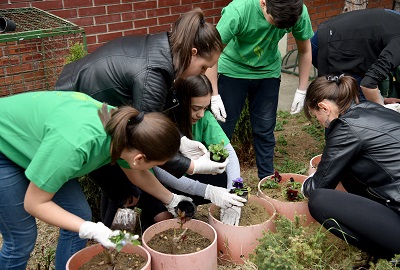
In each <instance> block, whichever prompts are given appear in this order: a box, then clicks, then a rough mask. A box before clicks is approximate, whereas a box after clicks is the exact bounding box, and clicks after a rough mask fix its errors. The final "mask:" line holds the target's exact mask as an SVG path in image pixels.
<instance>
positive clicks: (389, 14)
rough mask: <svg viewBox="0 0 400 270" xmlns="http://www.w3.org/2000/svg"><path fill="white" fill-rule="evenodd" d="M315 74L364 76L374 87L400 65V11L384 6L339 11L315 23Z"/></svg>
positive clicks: (367, 83) (370, 85)
mask: <svg viewBox="0 0 400 270" xmlns="http://www.w3.org/2000/svg"><path fill="white" fill-rule="evenodd" d="M317 38H318V57H317V68H318V75H319V76H322V75H328V74H342V73H346V74H350V75H358V76H360V77H364V76H365V77H364V78H363V80H362V81H361V85H362V86H365V87H368V88H376V87H377V86H378V83H379V82H380V81H383V80H384V79H385V78H386V76H387V74H389V72H390V71H393V70H394V69H395V68H396V67H397V66H399V65H400V13H396V12H394V11H393V10H385V9H365V10H356V11H351V12H348V13H343V14H340V15H338V16H336V17H333V18H332V19H330V20H328V21H326V22H324V23H322V24H321V25H320V26H319V27H318V31H317Z"/></svg>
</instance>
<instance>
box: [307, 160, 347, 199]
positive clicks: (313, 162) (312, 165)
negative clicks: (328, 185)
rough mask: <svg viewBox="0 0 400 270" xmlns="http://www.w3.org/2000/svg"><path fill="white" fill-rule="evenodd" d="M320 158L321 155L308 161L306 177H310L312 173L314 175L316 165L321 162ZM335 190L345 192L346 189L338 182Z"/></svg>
mask: <svg viewBox="0 0 400 270" xmlns="http://www.w3.org/2000/svg"><path fill="white" fill-rule="evenodd" d="M321 157H322V154H319V155H316V156H315V157H313V158H312V159H310V165H309V167H308V175H311V174H312V173H315V172H316V171H317V167H318V164H319V163H320V162H321ZM335 189H336V190H340V191H345V192H346V189H345V188H344V187H343V185H342V182H339V184H338V185H337V186H336V188H335Z"/></svg>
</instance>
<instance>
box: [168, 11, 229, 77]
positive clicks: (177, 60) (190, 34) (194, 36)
mask: <svg viewBox="0 0 400 270" xmlns="http://www.w3.org/2000/svg"><path fill="white" fill-rule="evenodd" d="M169 37H170V43H171V51H172V57H173V63H174V68H175V78H179V77H180V76H181V75H182V73H183V72H184V71H185V70H186V69H187V68H188V67H189V65H190V61H191V59H192V48H196V49H197V53H198V56H200V57H203V58H206V59H211V57H212V55H213V53H218V54H219V53H221V52H222V50H223V45H222V41H221V36H220V34H219V32H218V31H217V29H216V28H215V26H214V25H213V24H211V23H208V22H206V21H205V19H204V14H203V12H202V10H201V9H200V8H195V9H193V10H191V11H188V12H186V13H184V14H183V15H182V16H181V17H180V18H179V19H178V20H177V21H176V22H175V23H174V25H173V28H172V31H171V33H169Z"/></svg>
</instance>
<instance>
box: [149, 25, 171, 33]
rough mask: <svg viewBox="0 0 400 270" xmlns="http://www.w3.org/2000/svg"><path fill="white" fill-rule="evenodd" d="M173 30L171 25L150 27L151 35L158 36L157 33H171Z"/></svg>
mask: <svg viewBox="0 0 400 270" xmlns="http://www.w3.org/2000/svg"><path fill="white" fill-rule="evenodd" d="M171 29H172V25H171V24H166V25H157V26H152V27H149V33H150V34H156V33H162V32H169V31H171Z"/></svg>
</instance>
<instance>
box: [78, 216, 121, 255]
mask: <svg viewBox="0 0 400 270" xmlns="http://www.w3.org/2000/svg"><path fill="white" fill-rule="evenodd" d="M119 232H120V231H119V230H115V231H112V230H110V229H109V228H108V227H106V226H105V225H104V224H103V223H101V222H97V223H94V222H91V221H85V222H83V223H82V225H81V227H80V228H79V237H80V238H85V239H94V240H96V241H97V242H99V243H100V244H102V245H103V246H104V247H105V248H115V243H113V242H111V240H110V239H109V238H110V237H112V236H116V235H118V234H119Z"/></svg>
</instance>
